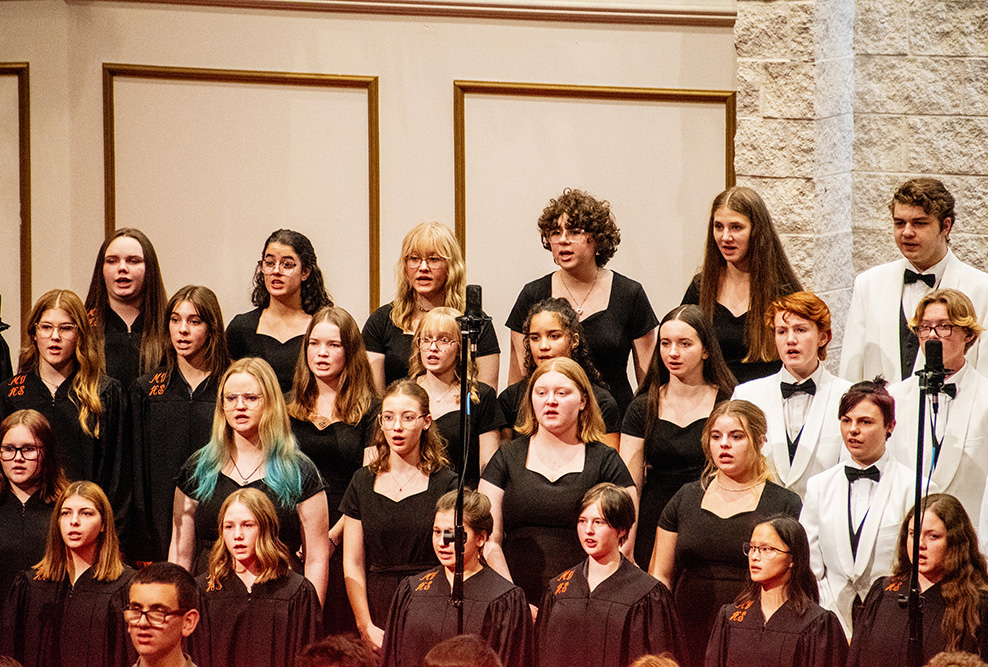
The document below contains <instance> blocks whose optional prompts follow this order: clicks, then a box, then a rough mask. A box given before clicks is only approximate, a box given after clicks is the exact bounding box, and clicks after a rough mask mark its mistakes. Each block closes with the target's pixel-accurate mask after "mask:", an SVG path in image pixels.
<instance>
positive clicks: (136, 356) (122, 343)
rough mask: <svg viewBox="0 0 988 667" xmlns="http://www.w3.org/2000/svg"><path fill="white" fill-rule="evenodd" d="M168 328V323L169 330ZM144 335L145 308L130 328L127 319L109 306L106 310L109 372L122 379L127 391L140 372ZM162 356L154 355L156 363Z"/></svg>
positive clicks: (104, 321)
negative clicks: (124, 319)
mask: <svg viewBox="0 0 988 667" xmlns="http://www.w3.org/2000/svg"><path fill="white" fill-rule="evenodd" d="M167 331H168V328H167V327H165V332H166V333H167ZM143 338H144V312H143V311H142V312H140V313H138V314H137V319H135V320H134V323H133V324H131V325H130V329H128V328H127V323H126V322H124V321H123V318H121V317H120V316H119V315H117V314H116V312H114V310H113V309H112V308H110V307H109V306H107V307H106V311H104V313H103V352H104V354H105V356H106V374H107V375H109V376H110V377H111V378H115V379H116V380H117V381H118V382H120V386H121V387H123V388H124V391H126V390H128V389H130V385H132V384H133V383H134V380H136V379H137V376H138V375H140V374H141V340H142V339H143ZM160 361H161V360H159V359H154V360H153V361H152V362H151V363H152V364H157V363H159V362H160Z"/></svg>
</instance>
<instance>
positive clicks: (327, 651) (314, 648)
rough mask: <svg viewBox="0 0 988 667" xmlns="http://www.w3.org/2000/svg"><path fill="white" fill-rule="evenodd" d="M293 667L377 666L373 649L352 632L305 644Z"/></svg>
mask: <svg viewBox="0 0 988 667" xmlns="http://www.w3.org/2000/svg"><path fill="white" fill-rule="evenodd" d="M295 667H377V660H376V659H375V658H374V651H373V650H371V647H370V646H368V645H367V642H365V641H364V640H363V639H361V638H360V637H357V636H356V635H352V634H345V635H330V636H329V637H326V638H325V639H322V640H320V641H317V642H313V643H312V644H309V645H308V646H306V647H305V648H304V649H303V650H302V652H301V653H300V654H299V655H298V657H297V658H296V659H295Z"/></svg>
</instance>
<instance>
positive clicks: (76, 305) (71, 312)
mask: <svg viewBox="0 0 988 667" xmlns="http://www.w3.org/2000/svg"><path fill="white" fill-rule="evenodd" d="M55 308H58V309H61V310H64V311H65V312H66V313H67V314H68V316H69V319H71V320H72V323H73V324H75V325H76V327H77V329H78V331H79V333H78V334H77V337H76V342H75V367H76V374H75V377H74V378H73V379H72V393H71V394H70V397H71V398H72V402H73V403H75V404H76V406H77V407H78V408H79V425H80V426H82V431H83V433H85V434H86V435H88V436H90V437H92V438H98V437H99V432H100V423H99V418H100V417H101V416H102V415H103V403H102V402H101V401H100V397H99V389H100V382H101V380H103V378H104V377H105V371H106V359H105V357H104V356H103V346H102V345H101V344H100V342H101V336H100V335H99V334H98V332H97V331H96V330H95V329H94V328H93V327H92V325H91V324H90V321H89V317H88V316H87V315H86V309H85V308H83V306H82V300H81V299H80V298H79V297H78V296H77V295H76V293H75V292H70V291H69V290H67V289H53V290H51V291H49V292H45V293H44V294H42V295H41V298H40V299H38V302H37V303H35V304H34V308H32V309H31V314H30V315H28V318H27V325H26V326H25V327H24V342H23V344H22V345H21V356H20V362H19V364H18V372H19V373H28V372H30V371H33V370H34V369H36V368H37V367H38V364H39V359H40V357H41V353H40V352H39V351H38V341H37V336H36V328H37V326H38V322H40V321H41V316H42V315H44V313H45V311H47V310H53V309H55ZM72 394H75V396H74V397H73V396H72ZM70 444H73V443H64V444H63V446H68V445H70Z"/></svg>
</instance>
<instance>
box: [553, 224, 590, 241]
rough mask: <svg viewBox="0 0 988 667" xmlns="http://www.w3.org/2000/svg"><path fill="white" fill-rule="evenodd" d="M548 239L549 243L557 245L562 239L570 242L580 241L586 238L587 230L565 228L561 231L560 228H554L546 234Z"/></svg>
mask: <svg viewBox="0 0 988 667" xmlns="http://www.w3.org/2000/svg"><path fill="white" fill-rule="evenodd" d="M547 236H548V237H549V243H559V242H560V241H562V240H563V237H564V236H565V237H568V238H569V240H570V241H582V240H583V239H585V238H586V237H587V230H585V229H584V228H583V227H567V228H566V229H563V228H562V227H556V228H554V229H550V230H549V233H548V234H547Z"/></svg>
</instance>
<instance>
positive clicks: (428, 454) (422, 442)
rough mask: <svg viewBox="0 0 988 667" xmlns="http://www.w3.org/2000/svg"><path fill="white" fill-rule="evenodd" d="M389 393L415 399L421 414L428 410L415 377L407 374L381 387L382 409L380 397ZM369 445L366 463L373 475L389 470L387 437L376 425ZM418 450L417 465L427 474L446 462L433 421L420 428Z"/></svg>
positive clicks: (426, 402) (427, 403)
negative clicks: (370, 453)
mask: <svg viewBox="0 0 988 667" xmlns="http://www.w3.org/2000/svg"><path fill="white" fill-rule="evenodd" d="M389 396H409V397H411V398H414V399H415V400H416V401H417V402H418V404H419V409H420V410H421V411H422V414H423V415H427V414H429V394H428V392H426V390H425V389H423V388H422V387H420V386H419V384H418V383H417V382H416V381H415V380H409V379H407V378H406V379H403V380H395V381H394V382H392V383H391V384H390V385H388V388H387V389H385V390H384V396H382V397H381V407H382V409H383V407H384V401H386V400H388V397H389ZM371 447H374V448H375V450H376V453H375V454H374V460H373V461H371V463H370V466H369V467H370V470H371V472H372V473H374V474H375V475H382V474H384V473H386V472H388V471H389V470H391V447H390V446H389V445H388V439H387V438H386V437H385V436H384V429H382V428H380V427H378V428H377V429H376V430H375V431H374V439H373V440H372V441H371ZM419 452H420V455H421V460H420V461H419V465H418V468H419V470H421V471H422V472H424V473H425V474H426V475H431V474H432V473H434V472H436V471H437V470H439V469H440V468H444V467H446V466H448V465H449V459H448V458H447V457H446V441H445V440H444V439H443V436H442V435H440V434H439V429H438V428H436V426H435V424H433V425H432V426H430V427H429V428H427V429H426V430H424V431H422V435H421V436H420V439H419Z"/></svg>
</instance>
